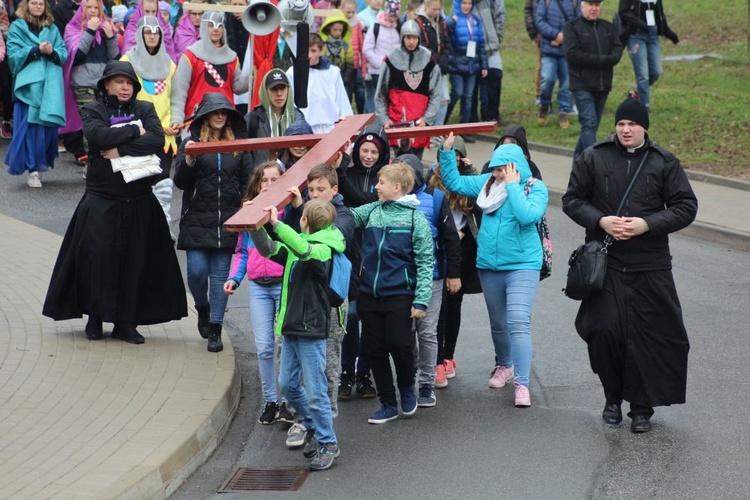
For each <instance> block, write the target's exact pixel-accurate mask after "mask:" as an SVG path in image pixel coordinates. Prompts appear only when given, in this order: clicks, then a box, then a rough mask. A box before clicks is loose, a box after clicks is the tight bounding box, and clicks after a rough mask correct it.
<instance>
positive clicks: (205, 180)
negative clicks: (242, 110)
mask: <svg viewBox="0 0 750 500" xmlns="http://www.w3.org/2000/svg"><path fill="white" fill-rule="evenodd" d="M217 110H225V111H227V113H228V116H227V120H228V123H231V127H232V130H233V131H234V135H235V137H236V138H238V139H240V138H244V137H245V121H244V119H243V118H242V115H240V114H239V113H238V112H237V111H236V110H235V109H234V106H233V105H232V104H231V103H229V101H228V100H227V99H226V97H224V96H223V95H222V94H219V93H218V92H211V93H209V94H206V96H204V98H203V100H202V101H201V105H200V107H199V108H198V110H197V111H196V118H195V119H194V120H193V124H192V125H191V126H190V133H191V139H192V140H193V141H195V142H198V140H199V139H200V137H199V134H200V129H201V125H202V124H203V121H204V120H205V119H206V118H207V117H208V115H209V114H211V113H212V112H214V111H217ZM186 144H187V141H185V142H183V143H182V144H180V149H179V150H178V152H177V157H176V160H175V165H176V167H175V169H176V170H175V174H174V183H175V186H177V187H178V188H180V189H182V190H183V191H184V193H183V197H182V218H181V219H180V235H179V237H178V239H177V248H179V249H180V250H187V249H197V248H205V249H212V248H229V249H232V250H233V249H234V247H235V245H236V244H237V233H229V232H227V231H226V230H224V228H223V225H224V223H225V222H226V221H227V219H229V218H230V217H231V216H232V215H234V214H235V213H236V212H237V210H239V208H240V207H241V206H242V197H243V196H244V194H245V192H246V191H247V185H248V182H249V181H250V175H251V174H252V171H253V159H252V156H250V154H249V153H247V152H239V153H236V154H235V153H211V154H204V155H199V156H197V157H196V158H195V164H194V165H192V166H190V165H188V164H187V162H186V161H185V145H186Z"/></svg>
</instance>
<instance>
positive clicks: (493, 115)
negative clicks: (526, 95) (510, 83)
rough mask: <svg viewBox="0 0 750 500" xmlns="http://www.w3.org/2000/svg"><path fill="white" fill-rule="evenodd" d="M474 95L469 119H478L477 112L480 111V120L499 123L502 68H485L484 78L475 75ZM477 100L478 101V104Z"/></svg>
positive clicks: (474, 120) (475, 120)
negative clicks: (485, 74)
mask: <svg viewBox="0 0 750 500" xmlns="http://www.w3.org/2000/svg"><path fill="white" fill-rule="evenodd" d="M475 85H476V87H474V96H473V97H472V103H471V121H472V122H478V121H479V113H478V112H481V113H482V121H496V122H497V123H498V124H499V123H500V98H501V96H502V89H503V70H501V69H497V68H491V69H489V70H487V76H486V77H485V78H481V77H477V82H476V84H475ZM477 101H480V103H479V104H478V103H477Z"/></svg>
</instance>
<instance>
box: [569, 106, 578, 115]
mask: <svg viewBox="0 0 750 500" xmlns="http://www.w3.org/2000/svg"><path fill="white" fill-rule="evenodd" d="M568 116H578V108H576V105H575V104H573V109H571V110H570V111H568Z"/></svg>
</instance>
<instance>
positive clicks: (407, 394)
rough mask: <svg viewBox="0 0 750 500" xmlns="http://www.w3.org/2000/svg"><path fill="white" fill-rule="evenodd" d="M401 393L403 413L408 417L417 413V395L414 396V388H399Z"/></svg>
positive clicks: (411, 386)
mask: <svg viewBox="0 0 750 500" xmlns="http://www.w3.org/2000/svg"><path fill="white" fill-rule="evenodd" d="M399 393H401V413H403V414H404V415H406V416H409V415H414V414H415V413H416V412H417V395H416V394H414V386H413V385H410V386H409V387H403V388H401V387H399Z"/></svg>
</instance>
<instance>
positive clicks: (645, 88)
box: [628, 26, 663, 106]
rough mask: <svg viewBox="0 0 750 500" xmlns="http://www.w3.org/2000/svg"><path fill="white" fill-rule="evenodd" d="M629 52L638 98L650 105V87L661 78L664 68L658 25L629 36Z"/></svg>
mask: <svg viewBox="0 0 750 500" xmlns="http://www.w3.org/2000/svg"><path fill="white" fill-rule="evenodd" d="M628 54H630V60H631V61H632V62H633V72H634V73H635V83H636V90H637V91H638V99H639V100H640V101H641V102H642V103H643V104H645V105H646V106H648V105H649V103H650V102H651V99H650V98H649V87H650V86H651V85H653V84H654V83H655V82H656V80H658V79H659V77H660V76H661V74H662V72H663V70H662V66H661V45H659V35H658V34H657V28H656V26H651V27H650V28H649V31H648V33H642V32H638V33H636V34H634V35H630V37H628Z"/></svg>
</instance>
